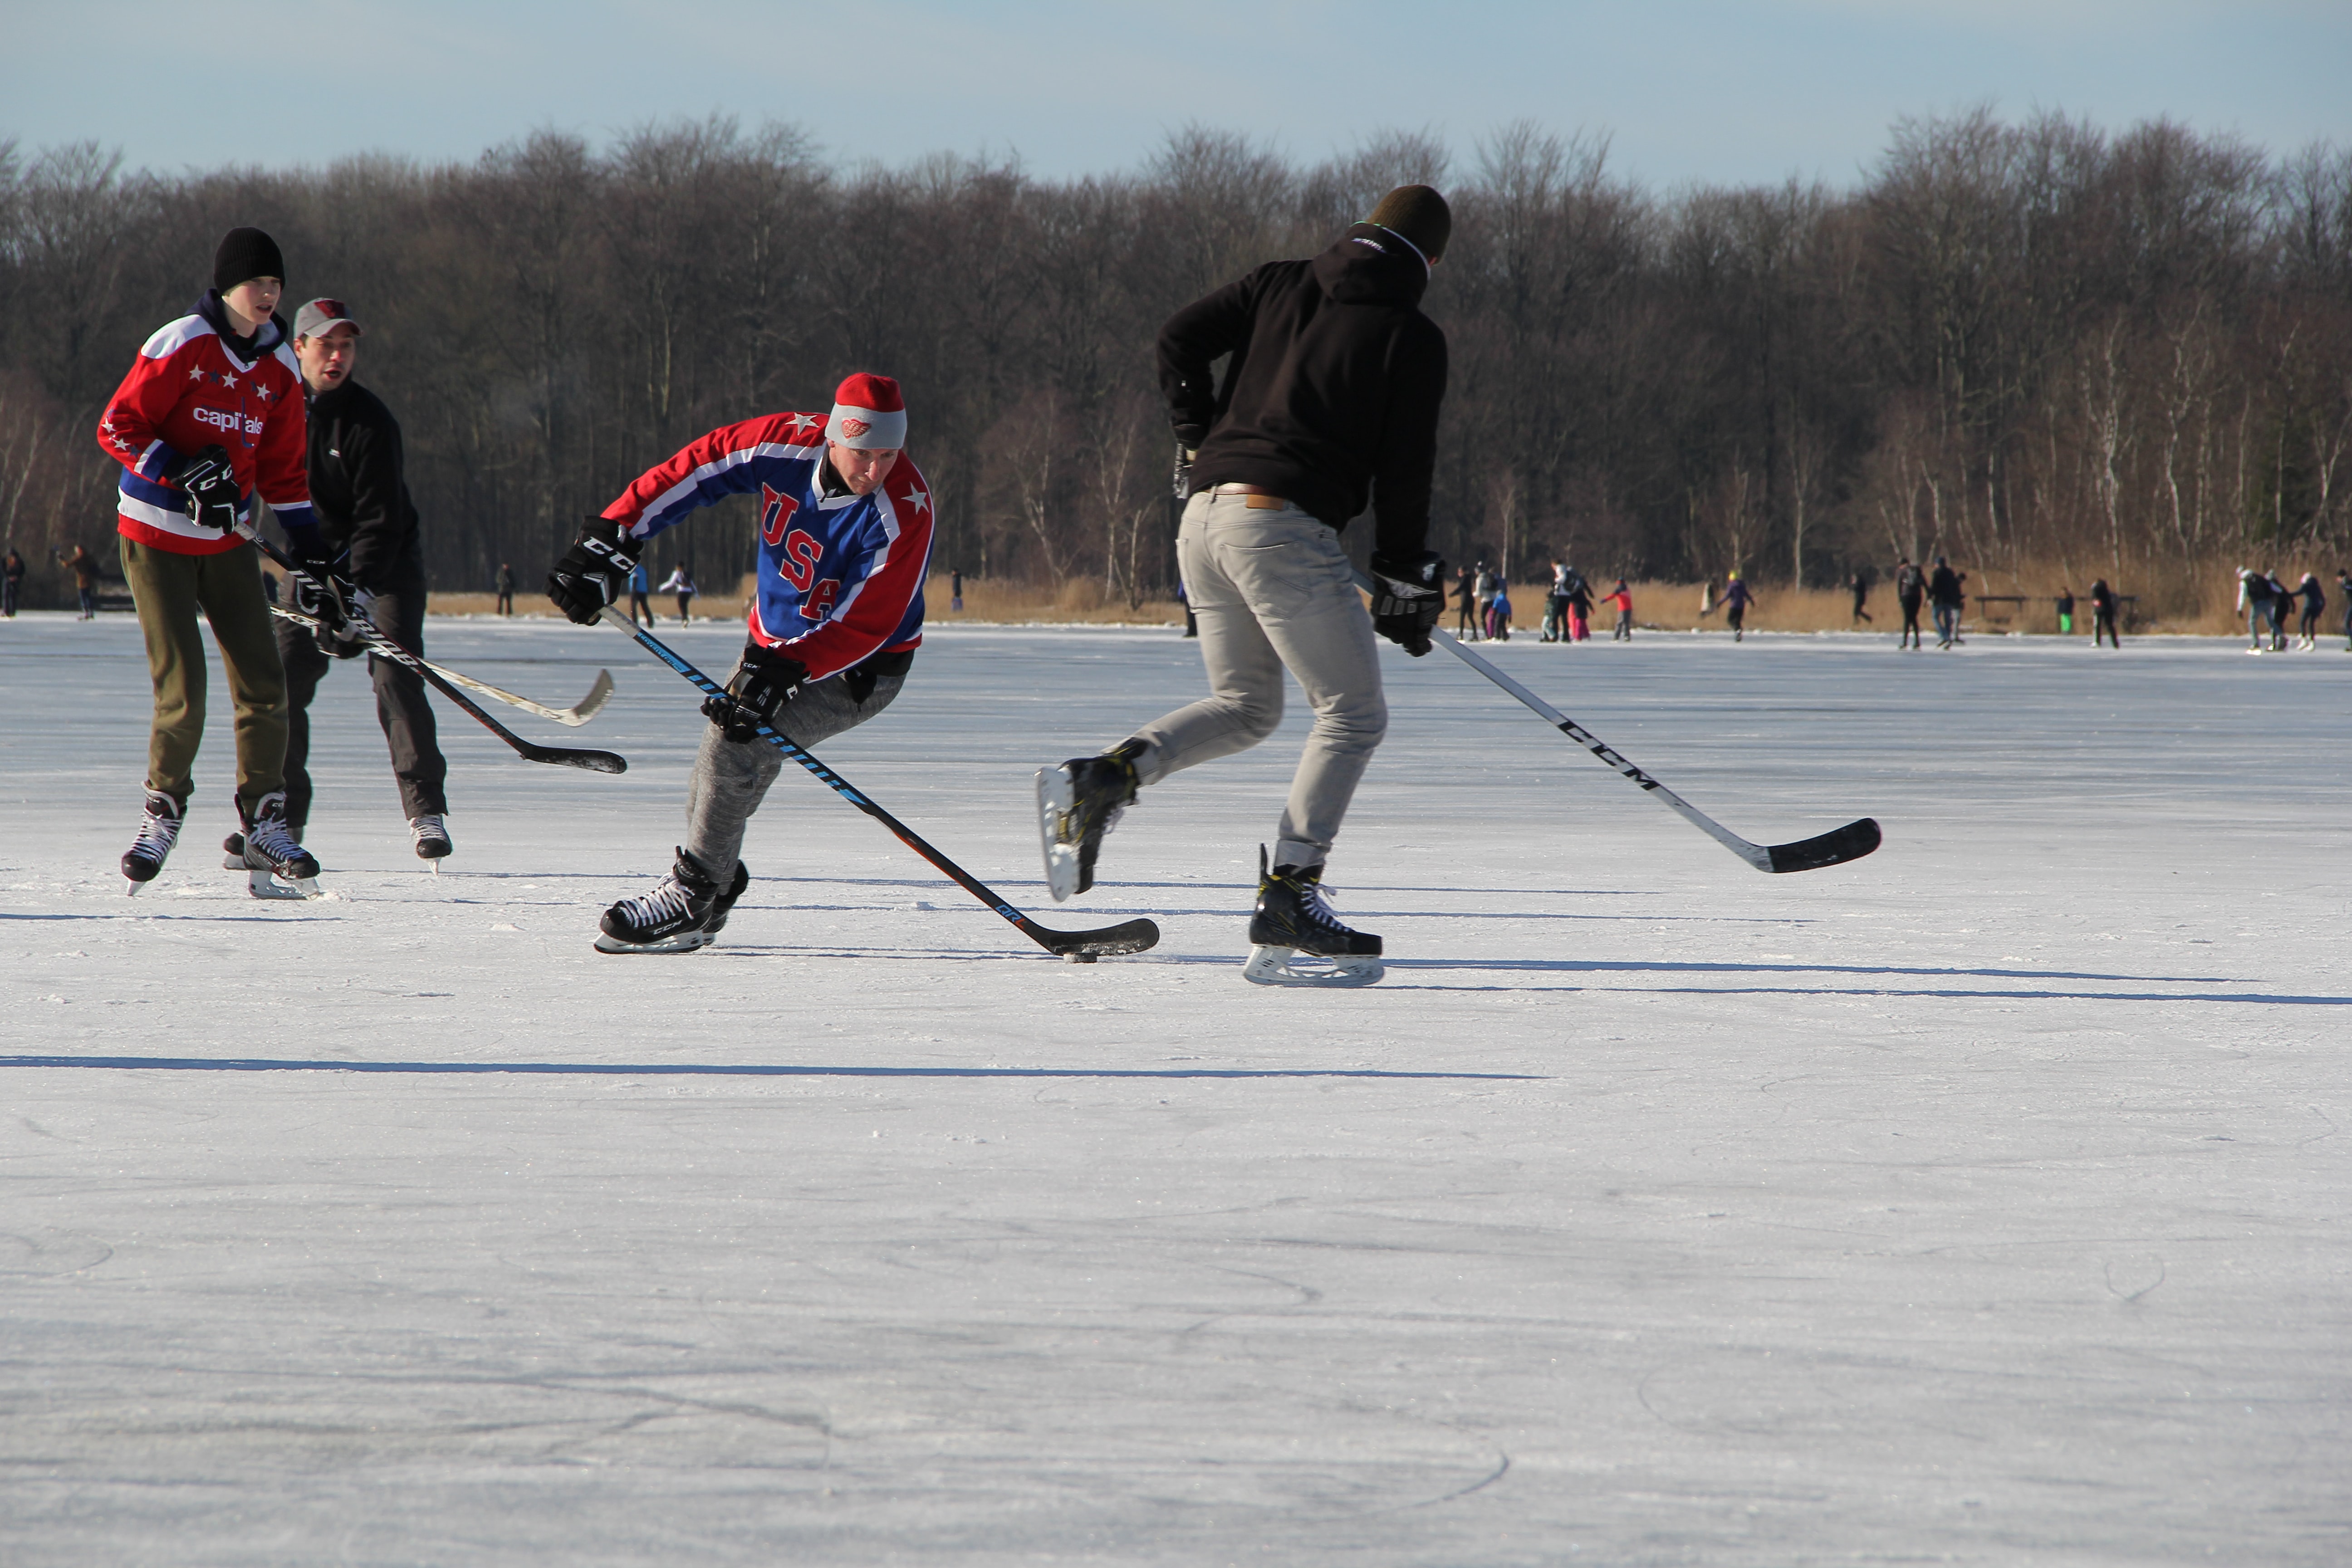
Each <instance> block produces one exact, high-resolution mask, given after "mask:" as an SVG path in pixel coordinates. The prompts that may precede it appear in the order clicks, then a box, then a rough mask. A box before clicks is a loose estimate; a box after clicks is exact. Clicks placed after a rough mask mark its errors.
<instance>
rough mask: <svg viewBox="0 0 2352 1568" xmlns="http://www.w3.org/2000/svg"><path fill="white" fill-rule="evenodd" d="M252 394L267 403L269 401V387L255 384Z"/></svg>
mask: <svg viewBox="0 0 2352 1568" xmlns="http://www.w3.org/2000/svg"><path fill="white" fill-rule="evenodd" d="M253 395H254V396H256V397H258V398H259V399H261V401H262V402H264V403H267V402H268V401H269V388H268V387H266V386H257V387H255V388H254V389H253Z"/></svg>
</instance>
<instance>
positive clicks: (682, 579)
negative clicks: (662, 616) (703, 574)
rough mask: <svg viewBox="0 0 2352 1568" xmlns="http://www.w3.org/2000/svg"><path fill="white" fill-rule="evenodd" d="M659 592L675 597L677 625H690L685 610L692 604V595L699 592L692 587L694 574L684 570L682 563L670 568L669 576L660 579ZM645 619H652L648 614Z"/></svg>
mask: <svg viewBox="0 0 2352 1568" xmlns="http://www.w3.org/2000/svg"><path fill="white" fill-rule="evenodd" d="M660 591H661V592H662V593H665V594H676V595H677V624H678V625H679V626H687V625H689V624H691V623H690V619H689V617H688V615H687V613H686V610H687V606H688V605H691V604H692V603H694V595H696V594H697V593H698V592H699V590H698V589H697V588H696V587H695V585H694V574H692V573H690V572H688V570H687V569H686V566H685V563H679V564H677V565H676V566H673V567H672V568H670V574H669V575H668V576H667V577H665V578H663V579H662V585H661V590H660ZM647 618H648V619H651V618H652V617H651V616H650V614H648V616H647Z"/></svg>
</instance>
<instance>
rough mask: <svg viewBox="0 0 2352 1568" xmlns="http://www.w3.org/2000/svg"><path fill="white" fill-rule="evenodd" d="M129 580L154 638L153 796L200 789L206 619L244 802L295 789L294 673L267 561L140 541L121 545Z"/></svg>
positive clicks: (181, 795)
mask: <svg viewBox="0 0 2352 1568" xmlns="http://www.w3.org/2000/svg"><path fill="white" fill-rule="evenodd" d="M121 548H122V575H123V576H124V577H125V578H126V579H128V580H129V582H130V584H131V599H132V600H133V602H135V603H136V604H137V605H138V606H139V629H140V631H141V632H142V633H143V634H145V636H146V638H147V672H148V674H149V675H150V676H151V677H152V678H153V679H154V682H155V727H154V729H153V730H152V731H150V733H149V735H148V740H147V787H148V788H149V789H152V790H160V791H162V792H163V794H165V795H170V796H171V797H172V798H173V800H176V801H179V802H181V803H182V804H183V805H184V804H185V803H186V801H187V798H188V795H189V793H190V792H191V791H192V790H194V787H195V780H194V767H195V762H196V747H197V746H198V744H200V743H201V742H203V740H204V737H205V638H204V633H203V632H202V631H200V630H199V629H198V628H197V626H196V612H197V611H198V610H202V611H203V612H204V616H205V619H206V620H207V621H210V622H211V623H212V627H213V640H214V641H215V642H217V643H218V644H219V645H220V652H221V665H222V667H223V668H226V670H227V671H228V691H229V697H230V699H231V700H233V701H234V702H236V797H237V799H238V800H239V801H240V802H242V803H243V805H244V806H245V808H246V810H247V812H248V813H250V812H251V811H252V810H253V809H254V807H255V806H257V805H259V804H260V801H261V797H262V796H263V795H269V794H271V793H273V792H275V791H277V790H279V789H283V788H284V787H285V769H286V669H285V667H284V666H283V665H281V664H280V663H279V662H278V639H277V637H275V636H274V635H273V634H272V633H271V631H270V624H269V600H268V596H267V595H264V594H263V593H262V591H261V566H260V558H259V556H258V555H257V553H256V552H255V551H254V548H253V546H252V545H250V544H239V545H238V546H237V547H236V549H234V550H226V551H223V552H221V553H219V554H217V555H181V554H178V553H176V552H172V551H168V550H158V549H156V548H155V547H153V546H152V545H148V544H141V543H139V542H137V541H135V540H131V539H125V540H123V541H122V542H121Z"/></svg>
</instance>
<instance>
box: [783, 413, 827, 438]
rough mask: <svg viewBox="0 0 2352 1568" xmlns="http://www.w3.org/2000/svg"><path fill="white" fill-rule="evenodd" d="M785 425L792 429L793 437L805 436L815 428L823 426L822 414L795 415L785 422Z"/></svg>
mask: <svg viewBox="0 0 2352 1568" xmlns="http://www.w3.org/2000/svg"><path fill="white" fill-rule="evenodd" d="M785 423H787V424H789V425H790V426H792V427H793V435H795V436H803V435H806V434H807V433H808V432H809V431H810V430H813V429H814V428H815V427H816V426H819V425H822V424H824V415H822V414H795V415H793V416H792V417H791V418H790V419H788V420H786V421H785Z"/></svg>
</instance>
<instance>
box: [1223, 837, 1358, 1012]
mask: <svg viewBox="0 0 2352 1568" xmlns="http://www.w3.org/2000/svg"><path fill="white" fill-rule="evenodd" d="M1329 898H1330V894H1329V892H1328V889H1325V888H1324V886H1323V868H1322V867H1320V866H1306V867H1300V866H1276V868H1274V869H1273V870H1271V871H1269V870H1267V869H1266V865H1265V846H1264V845H1260V846H1258V851H1257V909H1256V910H1255V913H1253V914H1252V915H1251V916H1250V928H1249V939H1250V944H1251V945H1250V955H1249V962H1248V963H1245V964H1244V965H1243V966H1242V978H1243V979H1244V980H1246V981H1248V982H1250V983H1251V984H1254V985H1370V984H1372V983H1373V982H1374V981H1376V980H1378V979H1379V978H1380V977H1381V974H1382V973H1385V971H1384V969H1383V966H1382V965H1381V939H1380V938H1379V937H1376V936H1374V935H1372V934H1371V932H1370V931H1350V930H1349V929H1348V928H1347V927H1346V926H1344V925H1342V924H1340V923H1339V917H1338V916H1337V915H1335V914H1333V913H1332V912H1331V905H1330V903H1329ZM1302 961H1304V962H1302Z"/></svg>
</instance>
